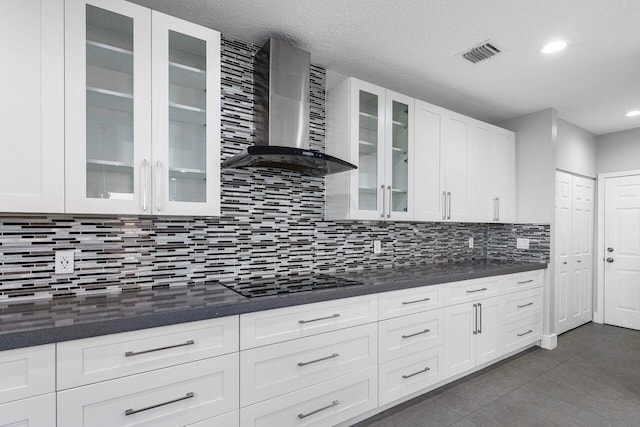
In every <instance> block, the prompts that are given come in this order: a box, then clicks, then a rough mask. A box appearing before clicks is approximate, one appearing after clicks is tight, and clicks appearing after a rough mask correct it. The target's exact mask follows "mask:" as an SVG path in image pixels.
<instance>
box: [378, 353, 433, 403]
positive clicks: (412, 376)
mask: <svg viewBox="0 0 640 427" xmlns="http://www.w3.org/2000/svg"><path fill="white" fill-rule="evenodd" d="M445 354H446V349H445V347H444V345H441V346H438V347H435V348H432V349H429V350H426V351H423V352H420V353H415V354H412V355H409V356H406V357H403V358H400V359H396V360H392V361H391V362H387V363H382V364H381V365H380V374H379V381H380V405H386V404H387V403H391V402H393V401H395V400H398V399H400V398H402V397H404V396H407V395H409V394H411V393H415V392H416V391H420V390H422V389H424V388H426V387H429V386H431V385H433V384H436V383H437V382H439V381H441V380H443V379H444V369H445V366H446V363H445V361H444V357H445Z"/></svg>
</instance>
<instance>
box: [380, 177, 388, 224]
mask: <svg viewBox="0 0 640 427" xmlns="http://www.w3.org/2000/svg"><path fill="white" fill-rule="evenodd" d="M380 190H382V213H381V214H380V218H384V214H385V212H386V211H385V210H386V209H387V196H386V193H385V192H384V185H381V186H380Z"/></svg>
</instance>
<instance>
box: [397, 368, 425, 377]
mask: <svg viewBox="0 0 640 427" xmlns="http://www.w3.org/2000/svg"><path fill="white" fill-rule="evenodd" d="M430 370H431V368H429V367H426V368H424V369H423V370H421V371H418V372H414V373H413V374H409V375H403V376H402V378H404V379H407V378H411V377H415V376H416V375H418V374H422V373H425V372H427V371H430Z"/></svg>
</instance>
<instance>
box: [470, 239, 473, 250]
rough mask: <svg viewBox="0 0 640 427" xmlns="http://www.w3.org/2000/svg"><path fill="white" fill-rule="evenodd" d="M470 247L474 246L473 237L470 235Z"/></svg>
mask: <svg viewBox="0 0 640 427" xmlns="http://www.w3.org/2000/svg"><path fill="white" fill-rule="evenodd" d="M469 248H473V237H469Z"/></svg>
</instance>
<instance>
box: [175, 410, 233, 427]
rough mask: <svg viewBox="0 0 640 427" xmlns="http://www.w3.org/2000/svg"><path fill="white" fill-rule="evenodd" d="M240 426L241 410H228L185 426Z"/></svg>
mask: <svg viewBox="0 0 640 427" xmlns="http://www.w3.org/2000/svg"><path fill="white" fill-rule="evenodd" d="M239 426H240V411H233V412H228V413H226V414H224V415H218V416H217V417H213V418H207V419H206V420H202V421H198V422H196V423H193V424H188V425H186V426H185V427H239Z"/></svg>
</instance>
